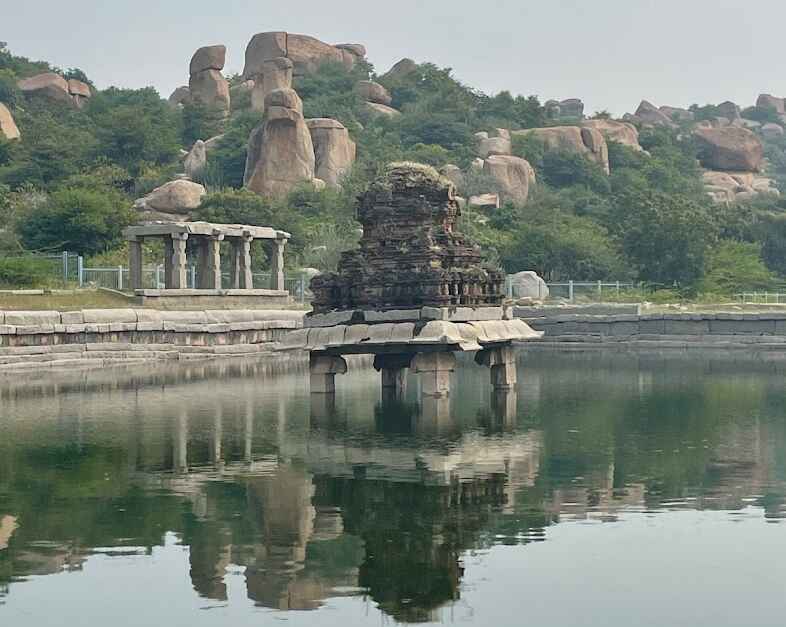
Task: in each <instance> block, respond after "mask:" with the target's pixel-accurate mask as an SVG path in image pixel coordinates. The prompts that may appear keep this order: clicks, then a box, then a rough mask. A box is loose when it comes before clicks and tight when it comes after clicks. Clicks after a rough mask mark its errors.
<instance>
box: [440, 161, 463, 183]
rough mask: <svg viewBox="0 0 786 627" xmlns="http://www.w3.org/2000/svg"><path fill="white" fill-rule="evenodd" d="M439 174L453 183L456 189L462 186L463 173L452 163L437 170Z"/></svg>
mask: <svg viewBox="0 0 786 627" xmlns="http://www.w3.org/2000/svg"><path fill="white" fill-rule="evenodd" d="M439 173H440V174H441V175H442V176H445V177H447V178H449V179H450V180H451V181H453V184H454V185H455V186H456V187H461V186H462V185H463V184H464V173H463V172H462V171H461V168H460V167H458V166H457V165H455V164H453V163H448V164H447V165H443V166H442V167H441V168H440V169H439Z"/></svg>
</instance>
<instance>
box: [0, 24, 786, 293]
mask: <svg viewBox="0 0 786 627" xmlns="http://www.w3.org/2000/svg"><path fill="white" fill-rule="evenodd" d="M229 45H236V44H235V43H230V44H229ZM226 50H227V49H226V47H225V46H224V45H207V46H205V47H202V48H200V49H198V50H197V51H195V53H194V55H193V56H192V58H191V59H190V60H188V59H184V60H183V68H184V69H183V74H184V78H185V77H187V78H188V84H187V85H186V84H184V85H183V86H181V87H178V88H177V89H176V90H175V91H174V92H173V93H172V94H171V95H170V96H169V98H168V99H166V100H164V99H162V98H161V97H160V96H158V95H157V94H155V92H154V91H153V90H150V89H147V90H127V89H122V88H109V89H106V90H97V89H95V87H93V86H92V84H91V83H90V81H89V78H88V77H87V76H86V75H85V73H84V72H82V71H80V70H76V69H73V70H67V71H62V70H59V69H57V68H53V67H51V66H49V64H47V63H45V62H31V61H29V60H27V59H23V58H21V57H17V56H14V55H12V54H11V53H10V52H9V51H7V50H5V49H4V48H3V49H0V210H2V211H5V212H6V213H7V214H8V220H6V223H7V224H10V225H11V228H10V229H7V230H6V232H5V235H4V237H5V239H4V240H0V250H2V249H3V247H4V248H5V249H7V250H10V249H14V248H17V249H18V248H19V247H22V248H28V249H45V248H52V247H58V246H59V247H70V248H75V249H80V247H81V250H82V251H84V252H87V253H92V254H103V255H104V256H107V255H108V256H112V255H116V256H117V257H118V258H119V257H120V256H121V255H122V251H120V249H119V248H118V246H120V244H121V243H120V242H119V240H118V234H119V229H120V228H122V226H123V225H124V224H126V223H128V222H131V221H144V220H184V219H185V220H187V219H194V218H210V219H215V220H226V221H232V222H237V221H245V222H249V223H269V222H276V223H277V225H278V226H281V227H282V228H287V229H288V230H290V231H292V232H293V233H294V234H295V240H294V241H295V242H296V243H295V246H294V252H295V255H294V256H293V259H294V260H295V261H296V262H297V263H299V264H301V265H308V266H316V267H318V268H328V267H331V265H333V264H334V263H335V260H336V259H337V253H338V250H339V249H340V248H341V247H346V246H350V245H351V244H352V242H353V241H354V239H355V237H356V232H357V224H356V223H355V222H354V215H355V198H356V196H357V195H358V194H359V193H361V192H362V191H363V190H364V188H365V186H366V185H367V184H368V182H369V181H370V180H372V179H373V177H374V176H375V175H376V174H377V173H378V172H379V171H380V170H381V168H382V167H383V166H384V165H385V164H386V163H388V162H390V161H396V160H410V161H420V162H423V163H427V164H429V165H433V166H435V167H437V168H438V169H439V170H440V172H441V173H442V174H443V175H444V176H446V177H447V178H449V179H451V180H452V181H453V182H454V184H455V185H456V187H457V189H458V192H459V194H460V197H461V203H462V207H463V208H464V216H463V218H462V223H461V227H462V228H463V229H464V230H466V231H469V232H470V234H471V235H473V236H474V237H476V238H477V239H480V240H482V241H483V243H484V246H485V248H486V249H488V250H490V251H491V255H492V256H493V257H494V258H495V259H498V260H499V261H500V262H501V263H502V264H503V265H504V266H505V267H506V268H507V269H508V270H513V271H515V270H521V269H536V270H538V271H539V272H540V273H542V274H544V275H545V276H547V277H550V278H554V279H557V278H573V279H581V278H591V279H599V278H615V279H624V278H629V279H635V280H643V281H650V282H653V283H663V284H666V285H674V284H676V285H678V286H680V287H682V288H685V289H707V290H716V291H717V290H726V291H728V290H729V289H734V288H735V287H736V286H739V285H742V284H745V285H748V286H750V287H753V286H752V285H750V283H751V282H754V283H757V284H761V283H762V282H764V283H770V282H771V281H772V280H774V278H775V277H776V275H778V274H782V273H786V255H784V253H785V252H786V203H785V202H784V200H783V199H782V198H781V196H780V193H781V191H786V137H785V134H786V133H785V131H784V129H786V112H785V108H786V107H785V106H784V99H783V98H780V97H775V96H771V95H767V94H762V95H760V96H759V97H758V98H756V99H755V104H750V105H749V106H746V105H745V104H742V105H738V104H735V103H731V102H724V103H720V104H718V105H712V104H711V105H698V104H697V105H694V106H692V107H690V108H689V109H682V108H678V107H671V106H665V105H663V106H655V105H653V104H651V103H650V102H648V101H646V100H643V101H642V102H641V104H640V105H639V107H638V109H637V110H636V111H635V112H634V113H632V114H626V115H625V116H623V117H622V118H621V119H612V118H611V116H609V115H607V114H606V113H605V112H599V113H596V114H593V115H587V112H585V107H584V104H583V103H582V101H581V99H580V98H571V99H568V100H563V101H556V100H548V101H546V102H545V103H543V104H541V102H540V101H539V99H538V98H536V97H533V96H529V97H525V96H513V95H512V94H510V93H509V92H501V93H499V94H496V95H493V96H490V95H486V94H483V93H481V92H478V91H477V90H474V89H471V88H469V87H467V86H465V85H463V84H462V83H460V82H459V81H458V80H456V79H455V78H454V77H453V74H452V72H451V70H448V69H440V68H438V67H436V66H434V65H432V64H428V63H416V62H415V61H412V60H410V59H407V58H405V59H402V60H401V61H400V62H398V63H396V64H395V65H394V66H393V67H392V68H390V69H389V70H388V71H387V72H382V73H377V72H375V70H374V68H373V67H372V66H371V64H370V63H369V62H368V59H367V57H366V47H365V46H364V45H361V44H347V43H341V44H328V43H325V42H322V41H320V40H318V39H316V38H314V37H311V36H307V35H299V34H293V33H285V32H264V33H259V34H256V35H254V36H253V37H251V39H250V41H249V42H248V43H247V45H246V51H245V67H244V69H243V72H242V74H239V75H234V76H225V75H224V74H223V70H224V66H225V59H226ZM753 100H754V98H752V102H753ZM132 207H133V210H132V209H131V208H132ZM88 214H89V215H90V216H91V217H90V219H89V220H87V219H85V216H86V215H88ZM60 223H62V224H63V225H64V228H62V229H58V228H55V227H54V226H53V225H57V224H60ZM84 223H88V224H89V225H90V227H89V228H87V230H86V227H85V226H84ZM115 251H117V252H115ZM730 258H731V259H736V260H737V263H735V265H736V266H739V267H745V268H747V270H746V271H745V273H744V274H745V276H742V277H736V278H733V279H729V278H728V277H727V276H725V275H724V272H722V271H721V269H722V266H723V265H724V264H726V263H728V260H729V259H730ZM713 273H715V274H713ZM1 279H2V277H0V280H1Z"/></svg>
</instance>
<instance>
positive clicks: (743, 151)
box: [693, 126, 764, 172]
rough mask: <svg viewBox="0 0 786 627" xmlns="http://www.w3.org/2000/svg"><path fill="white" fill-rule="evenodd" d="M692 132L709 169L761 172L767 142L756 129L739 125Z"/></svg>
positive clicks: (700, 155) (704, 164)
mask: <svg viewBox="0 0 786 627" xmlns="http://www.w3.org/2000/svg"><path fill="white" fill-rule="evenodd" d="M693 136H694V138H695V140H696V145H697V147H698V149H699V161H700V162H701V164H702V165H703V166H704V167H705V168H708V169H710V170H726V171H742V172H758V171H759V169H760V168H761V165H762V161H763V160H764V146H763V145H762V143H761V140H760V139H759V138H758V137H757V136H756V134H755V133H753V132H751V131H749V130H748V129H745V128H739V127H737V126H725V127H722V128H697V129H696V130H695V131H694V133H693Z"/></svg>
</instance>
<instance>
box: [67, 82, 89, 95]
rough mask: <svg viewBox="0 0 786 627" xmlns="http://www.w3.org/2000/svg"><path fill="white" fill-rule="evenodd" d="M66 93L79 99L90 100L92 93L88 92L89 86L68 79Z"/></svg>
mask: <svg viewBox="0 0 786 627" xmlns="http://www.w3.org/2000/svg"><path fill="white" fill-rule="evenodd" d="M68 93H69V94H71V95H72V96H78V97H79V98H91V97H92V96H93V92H92V91H90V85H88V84H87V83H83V82H82V81H78V80H76V79H75V78H70V79H68Z"/></svg>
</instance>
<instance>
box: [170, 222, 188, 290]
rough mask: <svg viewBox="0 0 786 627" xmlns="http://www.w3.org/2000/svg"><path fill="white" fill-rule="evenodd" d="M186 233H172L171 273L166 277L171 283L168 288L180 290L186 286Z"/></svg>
mask: <svg viewBox="0 0 786 627" xmlns="http://www.w3.org/2000/svg"><path fill="white" fill-rule="evenodd" d="M187 240H188V233H172V248H173V251H172V261H171V274H170V276H169V277H168V278H169V280H170V282H171V284H170V285H167V287H168V288H170V289H174V290H182V289H185V288H186V287H188V279H187V277H188V273H187V272H186V262H187V258H186V241H187Z"/></svg>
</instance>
